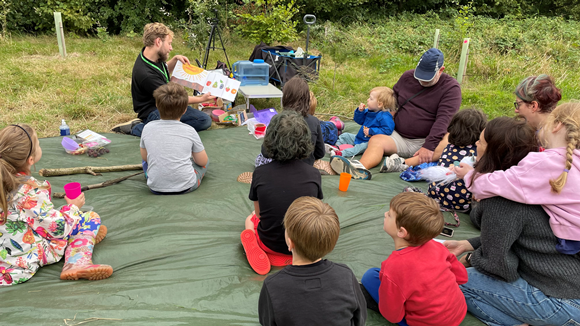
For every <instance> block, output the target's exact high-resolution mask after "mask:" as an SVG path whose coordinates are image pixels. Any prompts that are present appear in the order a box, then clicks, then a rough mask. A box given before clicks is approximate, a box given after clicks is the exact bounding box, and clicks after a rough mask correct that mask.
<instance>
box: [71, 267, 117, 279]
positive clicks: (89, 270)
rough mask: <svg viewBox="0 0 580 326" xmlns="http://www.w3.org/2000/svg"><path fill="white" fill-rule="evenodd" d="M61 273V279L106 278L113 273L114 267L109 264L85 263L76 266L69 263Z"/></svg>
mask: <svg viewBox="0 0 580 326" xmlns="http://www.w3.org/2000/svg"><path fill="white" fill-rule="evenodd" d="M67 265H68V266H65V267H63V269H62V272H61V273H60V279H61V280H70V281H73V280H74V281H76V280H78V279H87V280H91V281H97V280H104V279H106V278H108V277H109V276H111V274H113V267H111V266H109V265H85V266H75V265H74V264H67Z"/></svg>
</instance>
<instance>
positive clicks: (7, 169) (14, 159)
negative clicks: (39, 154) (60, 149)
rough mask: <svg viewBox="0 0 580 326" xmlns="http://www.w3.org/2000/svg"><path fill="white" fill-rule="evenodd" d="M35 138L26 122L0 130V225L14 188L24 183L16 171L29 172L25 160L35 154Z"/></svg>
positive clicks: (33, 132) (2, 222)
mask: <svg viewBox="0 0 580 326" xmlns="http://www.w3.org/2000/svg"><path fill="white" fill-rule="evenodd" d="M37 140H38V138H37V135H36V132H35V131H34V129H32V127H30V126H29V125H26V124H21V125H12V126H7V127H6V128H4V129H2V130H0V208H1V209H2V213H0V225H2V224H4V223H6V217H7V216H8V205H9V204H10V203H11V202H12V199H13V195H14V190H16V189H17V188H18V187H19V186H20V185H21V184H23V183H24V181H23V179H22V178H19V177H17V176H16V173H18V172H27V173H28V172H30V166H28V164H27V160H28V158H29V157H34V155H35V154H36V146H35V145H36V141H37Z"/></svg>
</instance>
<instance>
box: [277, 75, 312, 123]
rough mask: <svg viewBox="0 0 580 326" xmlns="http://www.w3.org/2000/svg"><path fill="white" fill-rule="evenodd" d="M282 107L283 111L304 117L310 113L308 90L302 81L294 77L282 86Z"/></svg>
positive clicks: (305, 83)
mask: <svg viewBox="0 0 580 326" xmlns="http://www.w3.org/2000/svg"><path fill="white" fill-rule="evenodd" d="M282 106H283V107H284V110H292V111H296V112H298V113H300V114H301V115H302V116H304V117H305V116H307V115H308V112H309V111H310V89H309V88H308V83H307V82H306V81H305V80H304V79H302V78H300V77H299V76H294V77H292V78H291V79H290V80H289V81H288V82H286V84H284V89H283V93H282Z"/></svg>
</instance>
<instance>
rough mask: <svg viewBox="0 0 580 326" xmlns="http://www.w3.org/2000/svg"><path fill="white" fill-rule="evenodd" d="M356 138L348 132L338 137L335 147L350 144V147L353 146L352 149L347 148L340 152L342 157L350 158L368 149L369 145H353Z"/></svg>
mask: <svg viewBox="0 0 580 326" xmlns="http://www.w3.org/2000/svg"><path fill="white" fill-rule="evenodd" d="M355 138H356V135H355V134H351V133H348V132H345V133H343V134H341V135H340V136H338V140H337V141H336V144H335V146H336V147H338V146H339V145H343V144H350V145H354V147H351V148H347V149H345V150H343V151H342V157H350V156H355V155H358V154H362V153H363V152H364V151H365V150H366V149H367V147H368V145H369V143H368V142H366V143H360V144H356V145H355V144H354V140H355Z"/></svg>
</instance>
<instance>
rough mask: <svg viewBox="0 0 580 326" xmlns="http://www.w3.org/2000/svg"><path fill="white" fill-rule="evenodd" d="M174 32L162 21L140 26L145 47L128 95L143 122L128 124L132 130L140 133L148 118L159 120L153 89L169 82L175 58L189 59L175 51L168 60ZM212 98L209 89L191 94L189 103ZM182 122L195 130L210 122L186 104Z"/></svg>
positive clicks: (206, 125)
mask: <svg viewBox="0 0 580 326" xmlns="http://www.w3.org/2000/svg"><path fill="white" fill-rule="evenodd" d="M172 41H173V32H172V31H171V30H170V29H169V28H168V27H167V26H165V25H163V24H161V23H150V24H147V25H145V28H144V29H143V45H145V47H144V48H143V50H141V53H139V55H138V56H137V60H135V65H134V66H133V76H132V79H131V96H132V97H133V110H134V111H135V112H137V117H138V118H139V119H141V120H142V121H143V122H142V123H138V124H136V125H132V126H131V134H132V135H134V136H139V137H140V136H141V132H142V131H143V127H144V126H145V124H147V123H148V122H149V121H153V120H159V119H160V117H159V111H158V110H157V108H156V107H155V99H154V98H153V92H154V91H155V90H156V89H157V88H158V87H159V86H162V85H165V84H167V83H169V77H170V72H171V71H173V68H175V64H176V63H177V61H178V60H179V61H181V62H182V63H184V64H189V59H187V58H186V57H184V56H182V55H176V56H174V57H173V58H171V60H169V61H168V62H166V61H167V59H168V58H169V52H171V50H173V47H172V46H171V42H172ZM213 98H215V97H214V96H211V94H210V93H206V94H203V95H202V96H190V97H189V102H188V104H195V103H202V102H206V101H208V100H210V99H213ZM181 122H183V123H185V124H187V125H190V126H192V127H193V128H194V129H195V130H196V131H198V132H199V131H202V130H206V129H207V128H209V127H210V126H211V118H210V117H209V116H208V115H207V114H205V113H203V112H202V111H199V110H197V109H194V108H192V107H191V106H188V107H187V110H186V111H185V114H184V115H183V116H182V117H181Z"/></svg>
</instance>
